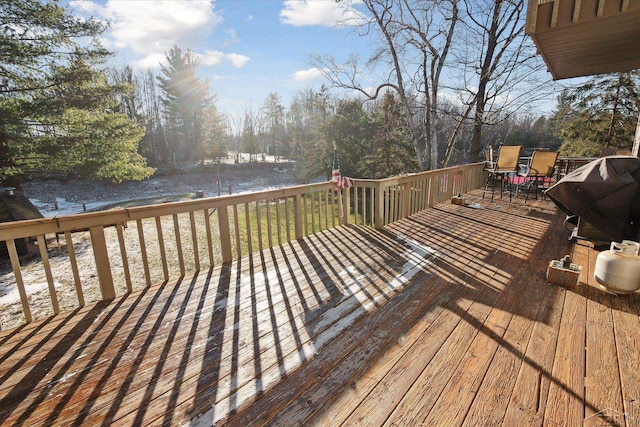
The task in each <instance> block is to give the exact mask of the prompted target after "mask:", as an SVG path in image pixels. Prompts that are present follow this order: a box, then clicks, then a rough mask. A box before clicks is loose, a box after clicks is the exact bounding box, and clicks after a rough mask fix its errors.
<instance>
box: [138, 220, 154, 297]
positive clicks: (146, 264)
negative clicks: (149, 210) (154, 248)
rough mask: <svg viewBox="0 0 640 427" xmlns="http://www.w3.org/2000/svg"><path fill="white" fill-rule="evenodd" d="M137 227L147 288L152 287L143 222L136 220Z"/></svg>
mask: <svg viewBox="0 0 640 427" xmlns="http://www.w3.org/2000/svg"><path fill="white" fill-rule="evenodd" d="M136 227H137V229H138V240H139V241H140V256H141V257H142V267H143V268H144V279H145V283H146V285H147V287H149V286H151V273H150V272H149V259H148V257H147V245H146V244H145V241H144V228H143V226H142V220H141V219H137V220H136Z"/></svg>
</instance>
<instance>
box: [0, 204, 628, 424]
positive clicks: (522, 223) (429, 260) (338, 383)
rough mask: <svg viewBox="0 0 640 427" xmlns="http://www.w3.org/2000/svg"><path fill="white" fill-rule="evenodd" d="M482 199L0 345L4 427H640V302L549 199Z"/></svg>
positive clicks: (205, 277)
mask: <svg viewBox="0 0 640 427" xmlns="http://www.w3.org/2000/svg"><path fill="white" fill-rule="evenodd" d="M479 194H480V193H475V195H474V196H468V201H473V202H477V203H480V204H481V205H482V206H483V208H482V209H472V208H469V207H462V206H457V205H451V204H444V205H440V206H438V207H436V208H433V209H428V210H425V211H422V212H419V213H418V214H416V215H413V216H411V217H409V218H407V219H404V220H401V221H398V222H396V223H394V224H392V225H390V226H387V227H385V228H384V229H382V230H379V231H377V230H373V229H370V228H366V227H358V226H349V227H341V228H337V229H331V230H328V231H325V232H323V233H320V234H318V235H314V236H311V237H309V238H306V239H304V240H301V241H296V242H293V243H290V244H286V245H284V246H282V247H280V248H276V249H273V250H267V251H265V252H264V253H262V254H260V253H255V254H253V255H252V256H250V257H246V258H243V259H241V260H239V261H237V262H234V263H232V264H229V265H225V266H222V267H218V268H215V269H213V270H211V271H206V272H201V273H200V274H199V275H197V276H195V277H190V278H185V279H184V280H182V281H181V282H180V283H178V284H173V283H171V284H165V285H161V286H157V287H151V288H149V289H147V290H145V291H144V292H142V293H135V294H131V295H128V296H126V297H123V298H119V299H117V300H115V301H113V302H110V303H102V304H98V305H95V306H91V307H85V308H83V309H79V310H76V311H75V312H72V313H64V314H61V315H59V316H56V317H53V318H50V319H48V320H45V321H43V322H36V323H33V324H29V325H26V326H22V327H20V328H17V329H15V330H12V331H3V332H0V424H2V425H29V426H31V425H50V424H60V425H80V424H83V425H96V424H103V423H115V424H118V425H141V424H153V425H160V424H164V425H184V424H188V423H192V424H196V425H211V424H213V423H221V424H223V423H224V424H229V425H238V426H245V425H261V424H272V425H311V424H316V425H331V426H336V425H434V424H440V425H459V424H463V423H468V424H471V425H498V424H504V425H540V424H543V423H548V424H554V423H558V424H561V425H578V424H582V423H583V422H584V423H586V424H590V423H593V424H598V423H603V422H606V423H610V424H611V423H614V424H615V423H618V424H619V425H625V423H626V425H639V424H640V409H639V407H638V405H639V402H640V378H639V377H640V327H639V326H640V324H639V317H638V312H639V309H640V301H639V299H638V295H637V294H634V295H631V296H614V295H611V294H607V293H605V292H603V291H601V290H599V288H597V287H595V286H594V285H593V283H591V282H592V279H590V277H591V276H592V270H593V262H594V259H595V258H594V257H595V252H594V251H593V250H592V249H590V248H587V247H584V246H579V245H576V246H575V247H574V248H573V249H572V247H571V246H570V245H569V242H568V240H567V237H568V234H567V233H566V232H565V231H564V229H563V226H562V220H563V218H564V217H563V216H562V215H560V214H559V213H558V212H557V210H556V209H555V207H554V206H553V205H552V204H551V203H550V202H548V201H543V200H538V201H532V200H529V201H528V202H527V204H524V203H523V201H522V199H514V203H512V204H509V203H507V201H506V200H505V201H501V200H499V199H496V203H493V204H491V203H489V201H488V200H482V199H481V198H480V197H478V195H479ZM570 252H571V253H572V254H573V257H574V260H575V261H574V262H578V263H580V264H581V265H583V270H584V272H583V276H582V279H581V281H582V283H581V284H580V285H579V286H577V287H576V288H573V289H566V288H562V287H558V286H555V285H548V284H547V283H546V279H545V271H546V267H547V265H548V263H549V261H550V260H551V259H558V258H559V257H561V256H562V255H564V254H565V253H570ZM634 423H635V424H634Z"/></svg>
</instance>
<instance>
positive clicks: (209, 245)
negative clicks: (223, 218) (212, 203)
mask: <svg viewBox="0 0 640 427" xmlns="http://www.w3.org/2000/svg"><path fill="white" fill-rule="evenodd" d="M203 213H204V228H205V230H206V232H207V249H208V251H209V268H212V267H213V264H214V262H213V239H212V237H211V222H210V221H209V209H205V210H204V211H203Z"/></svg>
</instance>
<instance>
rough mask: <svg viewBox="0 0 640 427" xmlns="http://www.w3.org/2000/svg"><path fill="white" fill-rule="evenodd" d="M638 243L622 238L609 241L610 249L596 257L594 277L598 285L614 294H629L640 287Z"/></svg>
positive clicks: (639, 244)
mask: <svg viewBox="0 0 640 427" xmlns="http://www.w3.org/2000/svg"><path fill="white" fill-rule="evenodd" d="M639 252H640V243H638V242H633V241H631V240H623V241H622V243H617V242H611V249H610V250H608V251H602V252H600V253H599V254H598V257H597V258H596V268H595V272H594V274H593V275H594V278H595V279H596V281H597V282H598V283H599V284H600V286H601V287H602V288H603V289H604V290H607V291H610V292H614V293H616V294H629V293H631V292H635V291H637V290H638V289H640V256H638V253H639Z"/></svg>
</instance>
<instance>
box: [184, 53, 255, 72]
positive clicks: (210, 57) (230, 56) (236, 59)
mask: <svg viewBox="0 0 640 427" xmlns="http://www.w3.org/2000/svg"><path fill="white" fill-rule="evenodd" d="M196 55H197V56H198V58H199V59H200V63H201V64H202V65H208V66H209V67H215V66H217V65H220V64H221V63H222V61H223V60H225V59H226V60H227V61H229V62H231V64H233V66H234V67H236V68H242V67H244V66H245V64H246V63H247V62H249V59H250V58H249V57H248V56H246V55H241V54H239V53H224V52H220V51H219V50H206V51H205V52H204V54H201V53H196Z"/></svg>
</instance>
